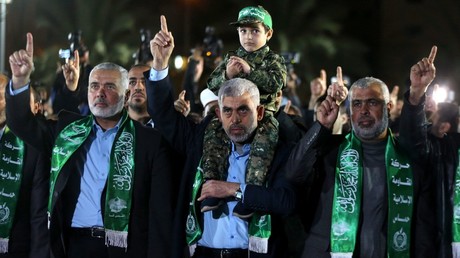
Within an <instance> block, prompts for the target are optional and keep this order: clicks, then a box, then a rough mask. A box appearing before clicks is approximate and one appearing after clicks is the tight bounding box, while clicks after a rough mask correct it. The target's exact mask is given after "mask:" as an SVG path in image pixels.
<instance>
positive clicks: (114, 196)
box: [48, 111, 136, 248]
mask: <svg viewBox="0 0 460 258" xmlns="http://www.w3.org/2000/svg"><path fill="white" fill-rule="evenodd" d="M93 119H94V118H93V116H92V115H91V116H88V117H86V118H83V119H80V120H77V121H75V122H73V123H71V124H69V125H68V126H66V127H65V128H64V129H63V130H62V131H61V132H60V133H59V135H58V137H57V138H56V142H55V145H54V148H53V154H52V158H51V177H50V193H51V194H50V197H49V202H48V212H49V214H51V215H52V203H53V194H52V193H53V192H54V187H55V183H56V179H57V178H58V176H59V173H60V172H61V170H62V167H63V166H64V165H65V163H66V162H67V161H68V159H69V158H70V156H72V154H73V153H74V152H75V151H76V150H77V149H78V148H79V147H80V146H81V145H82V144H83V142H84V141H85V140H86V138H88V135H89V134H90V132H91V129H92V125H93ZM121 119H122V122H121V125H120V129H119V130H118V132H117V135H116V136H115V140H114V143H113V145H112V151H111V153H110V171H109V175H108V182H107V192H106V196H105V198H106V199H105V212H104V227H105V232H106V235H105V243H106V245H111V246H117V247H123V248H127V247H128V241H127V240H128V224H129V216H130V211H131V196H132V188H133V179H134V171H135V170H134V155H135V143H136V141H135V128H134V123H133V121H132V120H131V119H129V118H128V115H127V113H126V111H123V116H122V118H121Z"/></svg>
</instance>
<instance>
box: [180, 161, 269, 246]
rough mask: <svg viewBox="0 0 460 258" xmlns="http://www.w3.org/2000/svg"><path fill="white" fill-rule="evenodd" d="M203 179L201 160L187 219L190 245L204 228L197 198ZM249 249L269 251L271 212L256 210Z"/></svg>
mask: <svg viewBox="0 0 460 258" xmlns="http://www.w3.org/2000/svg"><path fill="white" fill-rule="evenodd" d="M203 183H204V180H203V170H202V169H201V160H200V163H199V165H198V167H197V171H196V173H195V180H194V181H193V186H192V187H193V188H192V199H191V200H190V202H189V213H188V216H187V221H186V229H185V234H186V240H187V244H188V245H189V246H191V245H194V244H196V242H198V240H200V238H201V236H202V234H203V230H202V229H201V226H200V223H199V221H198V217H197V211H196V207H195V205H196V199H197V198H198V194H199V191H200V189H201V186H202V184H203ZM248 231H249V250H250V251H254V252H257V253H267V252H268V238H269V237H270V235H271V216H270V215H269V214H264V215H262V214H260V213H257V212H255V213H254V215H253V216H252V218H251V221H250V222H249V229H248Z"/></svg>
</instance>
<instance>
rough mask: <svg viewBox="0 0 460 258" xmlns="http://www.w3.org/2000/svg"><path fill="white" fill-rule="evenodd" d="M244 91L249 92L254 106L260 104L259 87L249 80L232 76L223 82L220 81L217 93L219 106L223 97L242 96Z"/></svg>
mask: <svg viewBox="0 0 460 258" xmlns="http://www.w3.org/2000/svg"><path fill="white" fill-rule="evenodd" d="M245 93H249V96H251V99H252V102H254V104H255V105H256V106H258V105H259V104H260V93H259V89H258V88H257V86H256V85H255V84H254V83H253V82H251V81H250V80H247V79H243V78H234V79H230V80H227V81H225V82H224V83H222V85H221V87H220V89H219V94H218V95H217V96H218V98H219V100H218V101H219V107H222V101H223V99H224V97H240V96H243V95H244V94H245Z"/></svg>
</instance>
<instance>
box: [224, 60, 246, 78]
mask: <svg viewBox="0 0 460 258" xmlns="http://www.w3.org/2000/svg"><path fill="white" fill-rule="evenodd" d="M242 69H243V68H242V67H241V64H240V63H239V62H238V61H237V60H235V59H233V58H230V59H229V60H228V62H227V69H226V70H225V75H226V76H227V79H233V78H235V77H236V76H237V75H238V74H239V73H240V72H241V71H242Z"/></svg>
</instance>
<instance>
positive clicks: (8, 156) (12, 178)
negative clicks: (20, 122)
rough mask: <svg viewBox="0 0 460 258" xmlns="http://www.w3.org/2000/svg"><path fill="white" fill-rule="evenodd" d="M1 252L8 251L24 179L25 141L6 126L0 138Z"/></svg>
mask: <svg viewBox="0 0 460 258" xmlns="http://www.w3.org/2000/svg"><path fill="white" fill-rule="evenodd" d="M0 146H1V147H0V180H1V188H2V189H1V190H0V253H7V252H8V241H9V236H10V232H11V228H12V226H13V220H14V215H15V213H16V204H17V201H18V196H19V189H20V187H21V180H22V168H23V164H24V152H25V151H24V143H23V142H22V141H21V140H20V139H19V138H18V137H16V136H15V135H14V134H13V133H12V132H11V131H10V130H9V128H8V127H5V131H4V132H3V136H2V138H1V140H0Z"/></svg>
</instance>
